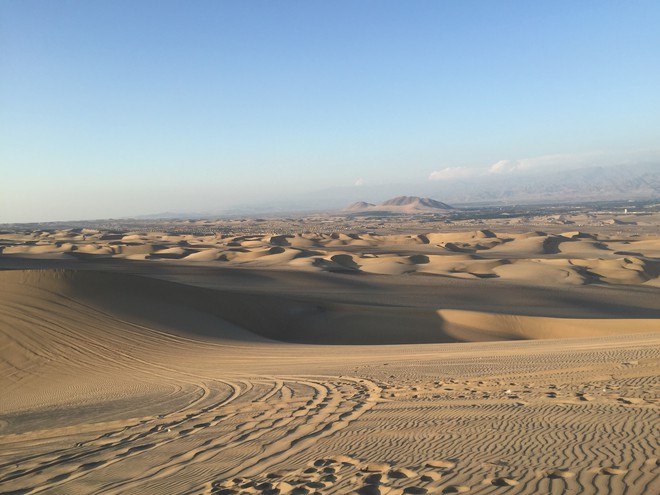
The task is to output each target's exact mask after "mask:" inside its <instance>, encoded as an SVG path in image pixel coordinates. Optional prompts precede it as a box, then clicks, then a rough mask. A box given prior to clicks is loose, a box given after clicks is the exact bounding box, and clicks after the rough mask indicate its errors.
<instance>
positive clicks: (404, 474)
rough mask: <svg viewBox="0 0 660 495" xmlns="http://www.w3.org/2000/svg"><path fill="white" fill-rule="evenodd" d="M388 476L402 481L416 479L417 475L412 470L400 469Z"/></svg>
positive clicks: (394, 470)
mask: <svg viewBox="0 0 660 495" xmlns="http://www.w3.org/2000/svg"><path fill="white" fill-rule="evenodd" d="M387 475H388V476H389V477H390V478H393V479H398V480H400V479H405V478H414V477H415V476H417V473H416V472H415V471H413V470H411V469H407V468H399V469H393V470H392V471H390V472H389V473H388V474H387Z"/></svg>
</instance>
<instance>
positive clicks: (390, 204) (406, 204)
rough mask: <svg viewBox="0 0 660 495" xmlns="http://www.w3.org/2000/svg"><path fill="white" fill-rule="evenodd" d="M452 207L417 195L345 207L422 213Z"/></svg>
mask: <svg viewBox="0 0 660 495" xmlns="http://www.w3.org/2000/svg"><path fill="white" fill-rule="evenodd" d="M451 209H453V207H451V206H449V205H448V204H445V203H442V202H440V201H436V200H435V199H431V198H420V197H418V196H397V197H396V198H392V199H388V200H387V201H383V202H382V203H379V204H373V203H366V202H365V201H358V202H357V203H353V204H352V205H350V206H349V207H347V208H345V209H344V211H346V212H361V211H365V212H366V211H386V212H391V213H423V212H440V211H447V210H451Z"/></svg>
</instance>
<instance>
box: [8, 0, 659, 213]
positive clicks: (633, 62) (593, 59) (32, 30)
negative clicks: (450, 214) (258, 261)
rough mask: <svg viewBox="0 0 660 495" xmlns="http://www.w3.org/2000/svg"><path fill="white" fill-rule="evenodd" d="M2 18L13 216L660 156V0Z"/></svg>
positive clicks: (108, 7)
mask: <svg viewBox="0 0 660 495" xmlns="http://www.w3.org/2000/svg"><path fill="white" fill-rule="evenodd" d="M0 14H1V15H0V46H1V47H2V50H1V51H0V67H2V70H3V77H2V78H0V107H1V108H2V110H1V111H0V223H9V222H31V221H50V220H67V219H82V218H111V217H114V218H117V217H126V216H136V215H144V214H149V213H158V212H164V211H174V212H202V211H222V210H226V209H228V208H233V207H238V206H241V205H246V204H254V205H260V204H267V203H272V204H275V203H276V202H278V201H279V202H282V201H283V198H284V199H285V200H288V201H292V202H296V201H298V202H301V203H305V201H307V203H306V204H313V202H314V201H316V202H317V203H320V202H322V201H326V203H327V199H323V195H322V194H319V192H323V191H343V192H342V193H341V194H339V193H338V196H337V198H335V199H336V203H337V204H339V203H343V202H344V198H346V201H349V200H357V199H364V200H370V199H373V198H372V197H369V194H372V195H373V196H376V195H378V194H380V195H381V196H382V195H384V194H385V191H387V193H388V194H390V195H400V194H415V195H428V196H433V197H434V198H435V199H438V200H440V201H449V200H452V199H451V198H449V197H447V195H445V196H444V197H443V196H442V195H441V194H443V191H447V192H451V193H454V194H456V195H458V194H464V197H466V196H465V194H467V193H463V192H461V191H464V190H467V189H469V188H470V187H471V184H474V187H475V188H477V186H479V185H480V184H482V185H483V187H486V185H491V183H492V184H495V185H497V184H501V183H507V184H510V185H511V187H513V188H515V187H516V184H529V181H532V180H533V177H534V176H542V175H543V174H551V173H557V172H561V171H567V172H566V173H567V174H568V173H571V172H573V171H577V170H585V169H589V168H592V167H596V166H604V167H609V168H611V169H615V168H617V167H620V166H625V167H627V169H626V170H632V171H635V170H636V169H639V170H642V169H643V170H649V169H653V168H655V167H657V169H658V170H660V149H659V148H658V144H657V143H658V142H660V135H659V134H660V132H659V130H660V94H658V92H657V87H660V67H659V66H658V64H657V63H656V58H657V53H658V50H659V49H660V32H658V30H657V22H658V19H660V5H659V4H658V3H657V2H635V3H634V4H632V3H620V2H595V1H594V2H580V3H575V2H552V3H547V4H541V3H528V2H516V1H513V2H497V3H495V2H486V1H468V2H422V1H420V2H412V3H403V2H361V3H351V2H333V3H332V4H323V3H309V2H286V3H275V2H249V3H248V2H209V1H197V2H193V3H190V4H185V6H184V4H181V3H178V2H155V1H144V2H138V3H135V2H126V1H118V2H107V3H100V2H82V1H62V2H46V1H33V0H27V1H5V2H3V3H2V4H1V5H0ZM530 177H531V178H532V179H530ZM589 180H590V179H589ZM612 180H618V179H617V178H616V177H615V178H614V179H612ZM525 181H527V182H525ZM397 186H399V189H400V190H398V191H396V189H397ZM479 187H482V186H479ZM352 190H355V193H354V194H353V192H352ZM369 191H371V192H369ZM374 191H380V192H374ZM390 191H391V193H390ZM436 193H437V194H436ZM342 194H343V196H342ZM361 196H364V197H361ZM457 197H458V196H457ZM305 198H308V199H305ZM310 198H311V199H310ZM381 199H387V198H386V197H382V198H381Z"/></svg>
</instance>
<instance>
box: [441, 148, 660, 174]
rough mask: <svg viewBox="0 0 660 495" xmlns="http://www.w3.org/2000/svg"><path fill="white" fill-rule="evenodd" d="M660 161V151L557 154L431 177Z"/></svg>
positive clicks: (448, 170) (450, 169)
mask: <svg viewBox="0 0 660 495" xmlns="http://www.w3.org/2000/svg"><path fill="white" fill-rule="evenodd" d="M658 160H660V151H659V150H647V151H637V152H619V153H613V152H604V151H591V152H588V153H557V154H553V155H540V156H533V157H528V158H518V159H515V160H508V159H503V160H499V161H497V162H495V163H493V164H492V165H490V166H487V167H483V166H482V167H460V166H458V167H446V168H443V169H441V170H436V171H434V172H432V173H431V175H430V176H429V180H440V181H451V180H455V179H462V178H466V177H475V176H486V177H487V176H489V175H504V174H526V173H538V172H552V171H560V170H570V169H579V168H585V167H595V166H603V167H608V166H614V165H623V164H634V163H647V162H649V161H658Z"/></svg>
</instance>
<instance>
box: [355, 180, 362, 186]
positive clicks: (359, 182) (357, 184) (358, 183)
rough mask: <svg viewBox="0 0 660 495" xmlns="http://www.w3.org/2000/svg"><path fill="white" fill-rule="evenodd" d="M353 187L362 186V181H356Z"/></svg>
mask: <svg viewBox="0 0 660 495" xmlns="http://www.w3.org/2000/svg"><path fill="white" fill-rule="evenodd" d="M355 186H357V187H360V186H364V179H358V180H356V181H355Z"/></svg>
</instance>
